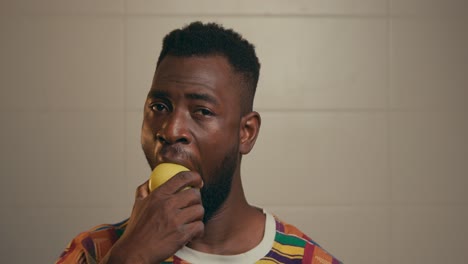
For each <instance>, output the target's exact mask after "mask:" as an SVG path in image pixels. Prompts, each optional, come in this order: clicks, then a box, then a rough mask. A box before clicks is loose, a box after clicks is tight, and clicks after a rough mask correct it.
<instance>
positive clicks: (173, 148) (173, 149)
mask: <svg viewBox="0 0 468 264" xmlns="http://www.w3.org/2000/svg"><path fill="white" fill-rule="evenodd" d="M159 155H160V156H163V157H170V158H175V159H177V160H181V161H187V162H188V163H189V164H191V165H192V166H194V168H193V169H195V170H196V171H198V172H199V173H200V174H201V171H200V170H201V167H200V164H199V163H198V162H197V160H196V159H195V157H194V155H193V154H192V153H191V152H190V151H187V150H186V149H185V148H184V147H183V146H181V145H179V144H176V145H167V146H163V147H162V148H161V149H160V150H159Z"/></svg>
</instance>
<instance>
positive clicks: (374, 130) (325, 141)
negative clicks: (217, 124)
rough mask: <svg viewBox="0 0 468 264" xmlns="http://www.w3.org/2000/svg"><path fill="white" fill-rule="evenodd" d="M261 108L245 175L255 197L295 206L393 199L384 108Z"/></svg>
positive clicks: (245, 162) (258, 200)
mask: <svg viewBox="0 0 468 264" xmlns="http://www.w3.org/2000/svg"><path fill="white" fill-rule="evenodd" d="M261 114H262V117H263V121H262V127H261V129H260V136H259V139H258V141H257V144H256V146H255V148H254V150H253V152H252V153H250V154H249V155H247V156H245V157H244V158H243V172H242V177H243V182H244V187H245V189H246V194H247V197H248V198H249V200H250V201H251V202H253V203H254V204H261V205H292V206H294V205H334V204H340V205H343V204H376V203H377V204H378V203H384V202H388V201H389V198H390V197H389V194H390V193H389V191H390V189H389V178H388V174H387V153H386V152H387V135H386V116H385V114H380V113H326V112H324V113H313V112H287V113H279V112H265V113H261Z"/></svg>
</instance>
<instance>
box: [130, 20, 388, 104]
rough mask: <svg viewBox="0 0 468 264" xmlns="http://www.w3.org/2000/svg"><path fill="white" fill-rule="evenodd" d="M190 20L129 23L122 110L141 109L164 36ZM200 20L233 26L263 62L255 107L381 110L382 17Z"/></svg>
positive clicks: (384, 49)
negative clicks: (125, 96) (123, 105)
mask: <svg viewBox="0 0 468 264" xmlns="http://www.w3.org/2000/svg"><path fill="white" fill-rule="evenodd" d="M196 19H200V17H161V18H135V19H129V21H128V28H127V31H128V35H127V43H128V44H127V48H128V52H127V61H128V75H127V81H128V83H127V87H129V88H128V89H129V90H128V91H127V94H126V95H127V98H128V100H127V106H128V107H130V108H132V109H140V108H141V105H142V104H143V100H144V98H145V96H146V93H147V91H148V89H149V87H150V85H151V78H152V74H153V71H154V65H155V63H156V60H157V56H158V54H159V51H160V43H161V41H162V38H163V36H164V35H165V34H167V33H168V32H169V31H170V30H172V29H175V28H178V27H181V26H183V25H184V24H187V23H189V22H190V21H192V20H196ZM202 19H203V20H205V21H211V20H214V21H216V22H219V23H222V24H224V25H225V26H226V27H229V28H231V27H232V28H235V29H236V30H237V31H239V32H241V33H242V34H243V35H244V36H245V37H246V38H247V39H249V40H250V41H251V42H252V43H254V44H255V45H256V47H257V52H258V56H259V58H260V61H261V63H262V70H261V74H260V75H261V77H260V83H259V87H258V95H257V99H256V105H257V107H258V108H262V109H316V108H382V107H386V106H387V97H388V91H387V84H386V82H387V72H388V68H387V57H388V39H387V30H386V29H387V24H386V21H385V20H384V19H328V18H320V19H311V18H304V17H300V18H275V17H262V18H258V17H257V18H249V17H242V18H235V17H228V18H222V17H215V18H213V19H210V18H207V17H203V18H202ZM279 32H281V33H280V34H279ZM344 43H346V44H345V45H344ZM284 47H288V50H287V51H285V50H284ZM279 62H280V63H279ZM130 89H131V92H130Z"/></svg>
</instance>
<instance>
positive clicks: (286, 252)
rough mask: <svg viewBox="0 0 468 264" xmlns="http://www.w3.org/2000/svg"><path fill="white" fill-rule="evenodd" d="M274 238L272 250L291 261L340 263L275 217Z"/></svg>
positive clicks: (292, 227) (304, 235) (294, 228)
mask: <svg viewBox="0 0 468 264" xmlns="http://www.w3.org/2000/svg"><path fill="white" fill-rule="evenodd" d="M275 220H276V236H275V242H274V246H273V250H274V251H276V252H277V253H278V254H280V255H283V256H288V258H291V259H297V258H302V263H324V264H325V263H327V264H338V263H341V262H340V261H339V260H338V259H336V258H335V257H333V256H332V255H331V254H330V253H328V252H327V251H326V250H324V249H323V248H322V247H321V246H320V245H319V244H318V243H316V242H315V241H314V240H312V239H311V238H310V237H309V236H307V235H306V234H304V232H302V231H301V230H300V229H299V228H297V227H296V226H294V225H291V224H288V223H286V222H284V221H282V220H280V219H278V218H277V217H276V216H275Z"/></svg>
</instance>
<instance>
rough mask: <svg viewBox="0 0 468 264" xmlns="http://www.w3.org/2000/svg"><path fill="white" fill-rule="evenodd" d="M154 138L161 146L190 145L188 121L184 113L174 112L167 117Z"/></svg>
mask: <svg viewBox="0 0 468 264" xmlns="http://www.w3.org/2000/svg"><path fill="white" fill-rule="evenodd" d="M156 137H157V139H158V141H160V142H161V143H163V144H169V145H170V144H176V143H182V144H188V143H190V141H191V140H190V131H189V128H188V120H187V118H186V117H185V115H184V113H182V112H180V111H178V112H176V111H174V112H172V113H171V114H170V115H168V116H167V119H166V120H165V121H164V122H163V124H162V126H161V129H160V130H159V131H158V133H157V134H156Z"/></svg>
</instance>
